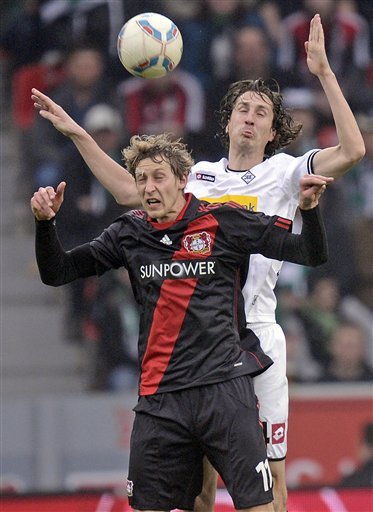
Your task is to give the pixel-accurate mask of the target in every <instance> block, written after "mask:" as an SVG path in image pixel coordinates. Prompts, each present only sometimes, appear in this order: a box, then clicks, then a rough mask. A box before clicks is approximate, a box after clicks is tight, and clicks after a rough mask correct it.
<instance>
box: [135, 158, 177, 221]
mask: <svg viewBox="0 0 373 512" xmlns="http://www.w3.org/2000/svg"><path fill="white" fill-rule="evenodd" d="M135 179H136V186H137V190H138V193H139V195H140V199H141V203H142V206H143V208H144V210H145V211H146V212H147V214H148V215H149V216H150V217H152V218H153V219H156V220H157V221H158V222H170V221H174V220H176V218H177V216H178V215H179V213H180V212H181V210H182V209H183V207H184V205H185V197H184V188H185V185H186V181H187V178H186V177H183V178H178V177H177V176H176V175H175V174H174V173H173V172H172V169H171V166H170V164H169V163H168V162H166V161H164V160H161V159H159V161H157V162H153V160H152V159H151V158H145V159H144V160H141V162H140V163H139V165H138V166H137V169H136V173H135Z"/></svg>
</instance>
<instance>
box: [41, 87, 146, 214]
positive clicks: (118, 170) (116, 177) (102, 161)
mask: <svg viewBox="0 0 373 512" xmlns="http://www.w3.org/2000/svg"><path fill="white" fill-rule="evenodd" d="M31 99H32V101H33V102H34V106H35V108H36V109H37V110H38V111H39V114H40V115H41V116H42V117H43V118H44V119H47V120H48V121H49V122H50V123H52V124H53V126H54V127H55V128H56V130H58V131H59V132H61V133H62V134H63V135H65V136H66V137H69V138H70V139H71V140H72V142H73V143H74V144H75V146H76V148H77V150H78V151H79V153H80V154H81V155H82V157H83V158H84V160H85V162H86V164H87V165H88V167H89V168H90V170H91V171H92V173H93V174H94V175H95V176H96V178H97V179H98V180H99V181H100V182H101V184H102V185H103V186H104V187H105V188H106V189H107V190H108V191H109V192H110V193H111V194H112V195H113V197H114V198H115V200H116V201H117V203H119V204H122V205H125V206H130V207H134V206H139V205H140V204H141V203H140V199H139V197H138V194H137V190H136V186H135V181H134V179H133V177H132V176H131V175H130V174H129V173H128V172H127V171H126V170H125V169H124V168H123V167H122V166H121V165H120V164H118V163H117V162H115V161H114V160H113V159H112V158H110V157H109V156H108V155H107V154H106V153H105V152H104V151H102V149H101V148H100V147H99V146H98V144H97V143H96V142H95V141H94V140H93V138H92V137H91V136H90V135H89V134H88V133H87V132H86V131H85V130H84V129H83V128H82V127H81V126H80V125H79V124H78V123H76V122H75V121H74V120H73V119H72V118H71V117H70V116H69V115H68V114H67V113H66V112H65V111H64V109H63V108H62V107H61V106H60V105H57V103H55V102H54V101H52V100H51V98H49V97H48V96H47V95H45V94H43V93H42V92H40V91H38V90H37V89H32V95H31Z"/></svg>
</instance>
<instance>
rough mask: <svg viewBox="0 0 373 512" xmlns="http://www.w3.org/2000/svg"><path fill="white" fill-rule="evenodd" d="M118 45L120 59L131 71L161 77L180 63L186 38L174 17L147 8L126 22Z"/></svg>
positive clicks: (145, 76) (136, 73)
mask: <svg viewBox="0 0 373 512" xmlns="http://www.w3.org/2000/svg"><path fill="white" fill-rule="evenodd" d="M117 48H118V55H119V59H120V61H121V63H122V64H123V66H124V67H125V68H126V70H127V71H129V72H130V73H131V74H132V75H135V76H140V77H141V78H159V77H161V76H164V75H166V74H167V73H170V72H171V71H173V70H174V69H175V68H176V66H177V65H178V64H179V62H180V59H181V55H182V53H183V40H182V37H181V34H180V30H179V29H178V28H177V26H176V25H175V23H174V22H173V21H171V20H170V19H168V18H167V17H166V16H163V15H162V14H157V13H154V12H146V13H143V14H139V15H137V16H134V17H133V18H131V19H130V20H128V21H127V23H125V24H124V25H123V27H122V29H121V31H120V32H119V35H118V44H117Z"/></svg>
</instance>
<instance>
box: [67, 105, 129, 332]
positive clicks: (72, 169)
mask: <svg viewBox="0 0 373 512" xmlns="http://www.w3.org/2000/svg"><path fill="white" fill-rule="evenodd" d="M83 126H84V128H85V129H86V130H87V132H88V133H90V135H91V136H92V137H93V138H94V140H95V141H96V142H97V144H98V145H99V146H100V147H101V148H102V149H103V150H104V151H105V152H106V153H107V154H109V155H110V156H111V158H113V159H114V160H115V161H117V162H118V163H119V162H120V161H121V148H122V147H123V138H124V137H123V132H124V128H123V122H122V119H121V117H120V115H119V114H118V112H117V111H116V110H114V109H113V108H112V107H111V106H110V105H108V104H98V105H95V106H93V107H92V108H90V109H89V110H88V111H87V113H86V115H85V117H84V119H83ZM61 166H62V169H63V174H62V178H63V179H64V180H66V182H67V183H69V188H68V190H67V192H66V198H65V203H66V208H65V209H64V211H62V212H61V216H60V218H59V223H58V224H59V233H60V237H61V241H62V242H63V244H64V245H65V247H67V248H71V247H75V246H76V245H79V244H82V243H84V242H86V241H87V240H91V239H92V238H94V237H95V236H98V235H99V234H100V233H101V232H102V230H103V229H104V227H105V226H107V225H108V223H111V222H113V220H114V219H115V218H116V217H117V216H119V215H120V214H121V213H123V207H120V206H118V205H117V203H116V202H115V201H114V199H113V198H112V196H111V195H110V194H109V193H108V192H107V191H106V190H105V189H104V188H103V187H102V185H101V184H100V183H99V182H98V181H97V180H96V178H95V177H94V176H93V175H92V173H91V172H90V171H89V169H88V168H87V166H86V164H85V162H84V160H83V159H82V158H81V157H80V155H79V154H77V151H76V150H75V148H74V147H71V148H69V150H67V151H65V152H64V154H63V156H62V157H61ZM123 172H124V170H123ZM91 280H92V278H91V279H90V280H88V281H83V280H77V281H74V282H72V283H70V284H69V285H68V286H67V288H66V291H67V301H66V305H67V312H66V322H65V327H66V332H65V334H66V337H67V338H68V339H71V340H78V341H82V339H83V338H87V337H92V334H89V333H91V331H89V332H88V333H85V331H84V326H86V323H85V321H86V320H87V318H88V317H89V315H90V310H91V304H92V302H93V301H95V302H96V303H97V301H98V300H97V298H96V295H97V294H99V290H98V289H97V287H96V286H93V287H92V286H91V282H90V281H91ZM92 290H93V291H92ZM92 294H93V297H92Z"/></svg>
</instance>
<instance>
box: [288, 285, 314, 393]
mask: <svg viewBox="0 0 373 512" xmlns="http://www.w3.org/2000/svg"><path fill="white" fill-rule="evenodd" d="M282 292H284V290H282ZM289 293H291V292H290V291H289ZM281 297H282V298H283V295H282V294H281ZM282 327H283V330H284V333H285V336H286V376H287V379H288V382H289V384H290V385H291V384H298V383H301V382H314V381H315V380H317V379H318V377H319V376H320V365H319V364H318V363H316V361H315V360H314V359H313V358H312V356H311V351H310V348H309V345H308V342H307V338H306V336H305V333H304V330H303V328H302V325H301V323H300V322H299V321H298V320H297V319H296V318H295V317H292V318H288V319H286V321H284V322H282Z"/></svg>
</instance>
